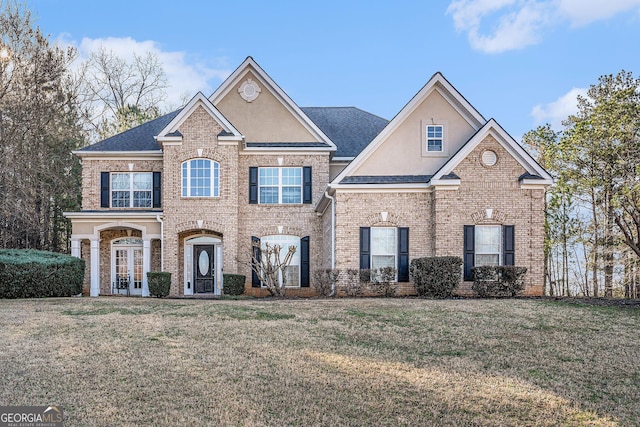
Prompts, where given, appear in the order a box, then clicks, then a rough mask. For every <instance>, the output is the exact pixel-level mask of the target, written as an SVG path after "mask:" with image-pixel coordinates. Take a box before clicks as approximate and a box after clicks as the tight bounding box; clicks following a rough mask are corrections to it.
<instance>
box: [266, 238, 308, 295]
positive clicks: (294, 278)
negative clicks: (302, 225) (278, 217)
mask: <svg viewBox="0 0 640 427" xmlns="http://www.w3.org/2000/svg"><path fill="white" fill-rule="evenodd" d="M267 243H268V244H269V245H271V246H273V245H279V246H280V248H281V249H280V261H283V260H284V258H285V256H286V255H287V252H288V251H289V247H290V246H295V247H296V251H295V253H294V254H293V257H292V258H291V263H290V264H289V266H288V267H287V268H286V269H285V274H286V276H287V284H286V286H287V287H296V288H297V287H299V286H300V259H301V258H300V254H301V252H302V248H301V247H300V238H299V237H297V236H287V235H275V236H264V237H263V238H262V239H260V247H261V248H262V250H263V251H264V250H265V248H266V244H267ZM279 279H280V283H281V284H282V276H280V277H279Z"/></svg>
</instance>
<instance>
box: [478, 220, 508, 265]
mask: <svg viewBox="0 0 640 427" xmlns="http://www.w3.org/2000/svg"><path fill="white" fill-rule="evenodd" d="M501 230H502V227H501V226H499V225H476V227H475V246H476V247H475V265H476V266H483V265H500V254H501V252H502V245H501V241H502V239H501Z"/></svg>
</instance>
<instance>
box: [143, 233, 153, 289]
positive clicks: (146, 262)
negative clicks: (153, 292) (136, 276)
mask: <svg viewBox="0 0 640 427" xmlns="http://www.w3.org/2000/svg"><path fill="white" fill-rule="evenodd" d="M149 271H151V240H149V239H144V240H142V296H143V297H148V296H149V282H148V281H147V273H148V272H149Z"/></svg>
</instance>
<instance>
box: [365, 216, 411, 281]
mask: <svg viewBox="0 0 640 427" xmlns="http://www.w3.org/2000/svg"><path fill="white" fill-rule="evenodd" d="M383 267H393V268H395V269H396V271H397V276H396V278H397V280H398V282H408V281H409V227H398V228H395V227H360V269H371V270H376V269H380V268H383Z"/></svg>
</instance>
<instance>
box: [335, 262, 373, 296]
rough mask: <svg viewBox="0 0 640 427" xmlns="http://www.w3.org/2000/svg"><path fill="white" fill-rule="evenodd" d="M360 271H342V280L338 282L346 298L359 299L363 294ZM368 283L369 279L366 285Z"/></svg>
mask: <svg viewBox="0 0 640 427" xmlns="http://www.w3.org/2000/svg"><path fill="white" fill-rule="evenodd" d="M360 271H361V270H358V269H357V268H347V269H345V270H344V271H343V273H342V275H343V279H342V280H340V289H341V290H342V292H344V293H345V294H346V295H347V296H350V297H359V296H361V295H362V294H363V293H364V283H363V281H361V280H360ZM367 271H369V270H367ZM368 282H369V279H367V280H366V283H368Z"/></svg>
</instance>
